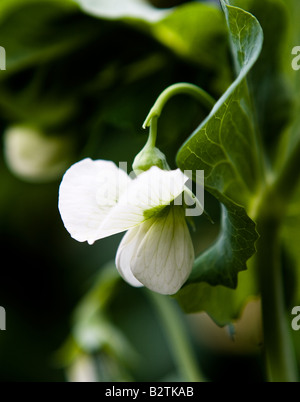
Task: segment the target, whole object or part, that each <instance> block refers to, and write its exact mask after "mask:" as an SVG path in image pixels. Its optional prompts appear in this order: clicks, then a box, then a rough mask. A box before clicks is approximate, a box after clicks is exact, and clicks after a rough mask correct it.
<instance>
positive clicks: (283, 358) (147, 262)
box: [0, 0, 300, 382]
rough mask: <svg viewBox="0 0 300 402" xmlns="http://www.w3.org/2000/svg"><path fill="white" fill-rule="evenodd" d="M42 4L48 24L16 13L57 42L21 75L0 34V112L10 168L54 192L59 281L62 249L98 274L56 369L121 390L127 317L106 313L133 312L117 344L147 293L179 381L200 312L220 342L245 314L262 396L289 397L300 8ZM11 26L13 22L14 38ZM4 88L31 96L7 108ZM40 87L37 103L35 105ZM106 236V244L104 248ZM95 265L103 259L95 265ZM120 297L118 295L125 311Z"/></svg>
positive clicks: (295, 287) (295, 309)
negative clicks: (256, 308) (250, 322)
mask: <svg viewBox="0 0 300 402" xmlns="http://www.w3.org/2000/svg"><path fill="white" fill-rule="evenodd" d="M54 3H55V2H53V4H50V3H49V4H48V6H47V7H48V8H49V10H48V11H47V12H45V10H39V7H41V5H38V2H33V3H32V4H31V5H30V7H32V10H33V9H34V10H36V13H37V15H40V16H41V18H37V19H36V22H35V23H36V24H39V21H41V25H43V27H40V28H39V29H40V30H41V31H42V29H45V27H47V29H49V32H51V21H52V18H53V19H55V18H58V16H59V19H61V20H63V19H65V21H66V22H65V25H64V27H65V30H64V32H65V33H64V34H63V33H62V32H61V33H59V32H58V33H57V32H56V35H58V36H59V35H61V41H60V42H59V43H60V44H59V45H58V44H57V42H56V41H53V42H52V41H49V43H47V44H45V48H44V49H43V50H41V47H40V46H36V47H35V46H34V47H33V49H30V52H28V54H29V56H30V57H29V56H28V57H27V56H26V55H23V54H22V57H21V56H20V54H19V52H21V51H22V49H21V50H20V49H19V47H18V45H16V43H19V42H18V41H17V40H16V41H15V43H14V39H13V38H14V36H13V35H8V34H7V35H6V36H5V32H6V31H5V29H6V30H7V32H8V33H9V24H7V26H4V28H1V21H0V28H1V29H2V31H3V38H4V39H5V38H7V39H6V42H5V41H4V42H3V43H0V44H1V45H3V49H4V48H5V50H6V53H5V57H6V59H5V69H6V71H5V72H4V71H3V73H7V74H8V75H7V76H3V77H8V78H5V79H3V81H0V85H2V88H3V91H2V92H1V94H0V106H1V108H4V110H5V111H6V116H8V117H6V119H7V121H5V125H7V126H9V125H10V126H11V127H8V128H7V129H6V133H5V135H4V148H5V150H4V152H5V158H6V163H7V165H8V167H9V168H10V169H11V170H12V171H14V172H15V173H16V174H17V175H19V177H21V178H22V179H24V180H30V181H35V180H41V181H43V180H45V181H48V180H53V179H54V180H55V179H56V180H57V183H59V185H58V186H57V187H58V191H57V188H55V196H56V195H57V192H58V210H59V216H60V218H61V220H60V221H59V223H60V225H61V226H62V223H61V221H62V222H63V225H64V227H65V229H66V230H67V231H68V232H69V234H70V235H71V237H72V238H73V239H70V238H69V236H67V232H66V231H65V230H64V229H63V227H62V232H63V233H62V232H59V233H60V235H59V236H58V238H59V239H60V241H61V244H63V245H65V246H60V247H58V250H59V251H58V252H59V253H60V258H61V259H62V260H63V261H64V264H66V265H67V264H69V268H68V272H69V271H70V272H71V271H72V269H73V268H70V266H71V265H72V264H73V265H75V266H76V264H77V261H75V260H76V255H77V254H76V253H77V252H78V251H77V250H79V249H80V247H81V246H80V245H79V244H78V243H76V241H77V242H81V243H84V242H87V243H88V244H89V246H87V248H88V251H86V254H84V257H82V259H81V260H80V261H78V265H80V266H81V267H85V266H88V265H89V257H86V256H87V255H91V256H92V257H91V260H93V261H94V260H96V261H97V264H98V260H99V264H98V265H99V266H102V269H101V270H100V274H99V275H98V276H97V277H96V279H95V280H94V283H93V286H91V288H90V290H89V292H87V293H86V294H85V295H84V297H83V298H82V300H81V302H79V304H78V307H77V308H76V310H75V312H74V314H73V321H72V330H71V332H72V334H71V335H70V337H69V338H68V340H67V341H66V343H65V344H64V345H63V347H62V349H61V350H60V351H59V352H58V355H59V356H63V358H62V360H63V361H64V364H65V365H66V366H68V367H69V368H70V367H71V366H72V364H68V363H66V360H67V361H68V362H69V361H72V362H74V361H76V362H77V363H78V362H79V363H80V364H81V367H85V370H86V372H89V370H90V369H91V359H90V357H91V356H93V355H94V354H95V353H96V352H97V351H99V349H101V353H103V355H104V358H103V361H105V358H107V356H110V357H111V356H113V359H112V360H109V359H108V363H107V365H106V366H105V364H104V363H103V362H102V363H103V364H104V367H105V368H106V369H107V372H109V375H107V377H108V378H109V379H113V380H115V379H122V380H123V379H125V380H127V379H129V380H132V378H130V377H127V376H126V374H124V373H123V371H122V367H125V366H126V364H131V360H132V361H134V362H135V361H136V360H135V359H136V358H137V356H136V351H134V350H133V349H134V348H133V345H132V344H131V343H130V342H128V339H127V338H126V336H124V334H123V333H122V331H121V330H120V329H119V328H118V325H119V322H118V319H119V321H120V322H121V321H122V320H124V321H126V319H125V318H126V317H125V318H124V316H125V315H126V314H125V315H124V314H123V313H122V314H121V313H120V314H119V315H117V314H115V310H118V309H119V310H120V311H123V310H122V308H121V307H122V303H124V304H125V302H126V301H128V300H129V299H130V300H131V298H132V300H134V302H133V305H134V308H132V309H131V310H134V311H135V316H134V317H135V318H134V320H133V319H132V321H131V324H130V325H131V326H130V325H129V324H128V325H127V326H129V327H130V328H129V332H130V330H131V329H132V328H135V325H136V323H137V322H138V321H139V320H142V318H143V317H142V316H143V314H146V313H145V310H147V308H144V307H143V308H142V307H141V306H142V304H143V302H141V305H140V304H139V302H137V301H136V300H140V299H138V297H140V296H137V295H140V294H141V293H139V292H144V293H142V294H143V295H146V298H148V299H149V300H151V303H152V305H154V306H155V308H156V310H157V311H158V313H159V316H160V317H161V322H162V326H163V327H164V328H165V332H166V334H167V336H168V340H167V342H168V343H169V344H170V345H171V349H172V353H173V355H174V358H175V361H176V363H177V366H178V370H179V371H180V377H179V379H183V380H186V381H206V380H207V381H210V378H209V376H207V375H206V367H205V359H204V364H203V367H198V366H199V361H198V360H201V359H197V356H196V355H195V353H194V351H193V348H192V346H191V344H190V343H189V338H188V336H187V333H186V329H187V328H186V327H187V321H185V319H186V317H188V316H189V315H191V314H197V313H200V312H204V313H206V314H207V315H208V316H209V317H210V319H211V320H212V321H213V322H214V324H216V325H217V326H218V327H221V328H224V327H225V328H227V330H228V331H229V335H228V337H229V338H230V335H231V337H232V338H233V339H234V332H235V329H234V328H235V325H236V323H237V322H238V321H239V319H240V317H241V316H242V315H243V312H244V309H245V306H247V304H248V302H249V301H251V300H254V299H255V300H259V301H260V303H261V304H260V305H261V321H262V332H263V335H262V340H261V345H260V346H259V350H260V359H261V361H262V362H263V363H262V366H263V369H262V372H263V376H264V377H263V378H264V380H265V381H271V382H281V381H285V382H294V381H298V380H299V368H300V365H299V356H300V342H299V341H300V338H299V337H300V331H299V329H300V313H299V312H300V307H299V305H300V247H299V238H300V180H299V179H300V166H299V163H300V120H299V115H300V114H299V110H300V96H299V93H300V92H299V91H300V72H299V71H298V70H299V69H300V63H299V53H300V30H299V24H298V19H299V16H300V5H299V1H297V0H286V1H283V0H264V1H261V0H220V1H219V2H217V1H209V2H201V1H184V2H183V1H178V2H172V1H170V2H168V1H166V2H164V1H162V2H159V1H150V0H149V1H146V0H145V1H144V0H126V1H125V0H119V1H114V2H111V1H110V0H98V1H89V0H76V1H72V2H71V1H67V0H66V1H64V2H61V3H60V5H59V4H58V3H57V4H56V5H55V6H54ZM175 3H176V4H175ZM179 3H180V4H179ZM62 4H63V6H62ZM74 4H76V9H75V5H74ZM178 4H179V5H178ZM159 5H161V7H159ZM171 6H172V7H171ZM60 7H62V8H60ZM167 7H169V8H167ZM24 15H27V14H26V13H23V14H22V16H21V13H20V14H18V13H16V14H15V17H10V18H11V20H13V18H15V20H16V22H17V23H18V21H19V20H20V19H22V18H25V17H24ZM55 16H56V17H55ZM3 18H4V17H3ZM72 18H73V19H72ZM43 19H44V23H43ZM71 19H72V24H70V21H71ZM74 24H75V25H74ZM19 25H20V27H21V26H23V25H22V24H19ZM74 26H75V27H76V34H74V32H73V31H72V29H73V28H72V27H74ZM82 27H84V29H82ZM77 28H78V29H77ZM79 32H80V34H79ZM15 34H16V35H17V31H16V33H15ZM26 35H27V33H26V32H25V33H24V36H26ZM44 36H45V37H46V36H47V35H44ZM10 38H12V39H10ZM19 39H20V38H19ZM0 40H1V37H0ZM122 40H123V42H122ZM297 41H298V42H297ZM33 42H34V41H33ZM121 42H122V43H121ZM24 43H25V42H24ZM26 43H27V44H28V43H29V45H30V41H27V42H26ZM26 43H25V44H24V46H25V45H26ZM29 45H28V46H29ZM26 46H27V45H26ZM1 49H2V48H1ZM11 49H15V54H14V53H13V51H12V50H11ZM9 50H10V51H9ZM43 52H44V53H43ZM66 52H67V56H66V54H65V53H66ZM102 55H103V56H102ZM43 57H44V58H45V59H44V62H43V63H44V64H43V63H42V62H41V66H42V67H41V66H39V67H38V73H37V72H36V71H35V73H34V74H33V73H32V72H31V73H30V74H29V73H28V71H29V70H28V68H29V67H28V66H30V63H31V62H32V61H34V63H37V64H38V62H37V60H40V59H42V58H43ZM97 57H98V58H99V60H98V59H97ZM20 60H21V61H20ZM18 61H20V63H21V62H22V63H23V64H22V63H21V64H18ZM24 65H25V66H26V68H27V70H26V69H25V70H24V71H23V70H22V69H23V68H24V67H23V66H24ZM66 66H67V67H68V68H67V69H66ZM14 69H15V70H14ZM2 70H4V68H2ZM20 71H21V72H22V71H23V73H22V74H23V76H22V74H21V73H20ZM49 71H51V72H53V71H54V73H53V74H52V75H51V74H50V73H49ZM0 73H2V71H0ZM9 74H12V77H14V75H13V74H16V77H18V79H19V80H20V82H21V81H22V77H27V75H26V74H28V77H30V79H32V77H34V78H33V79H32V82H31V84H30V87H29V88H26V86H24V88H25V89H23V90H22V91H20V93H19V94H15V92H14V91H15V88H14V83H13V82H12V79H11V77H10V76H9ZM18 74H19V75H18ZM28 77H27V78H28ZM45 77H46V78H47V79H46V78H45ZM47 80H48V81H47ZM46 81H47V85H46V84H45V82H46ZM45 87H46V88H50V87H51V91H49V93H48V92H47V96H46V95H43V102H40V99H41V93H42V94H45ZM176 102H178V103H176ZM28 116H31V119H28ZM32 116H34V118H33V117H32ZM141 118H142V119H144V120H141ZM143 121H144V123H143ZM3 124H4V123H3ZM137 126H138V127H139V128H140V132H138V133H137V134H135V133H136V132H137V130H138V129H137V128H136V127H137ZM142 127H143V130H142V129H141V128H142ZM45 132H46V134H47V135H44V133H45ZM63 132H66V134H65V135H62V134H61V133H63ZM87 133H88V134H87ZM145 133H147V135H148V137H147V139H146V140H145ZM54 134H55V135H54ZM25 137H26V138H25ZM51 141H52V142H51ZM50 143H51V151H49V149H50V148H49V144H50ZM17 148H18V149H17ZM36 149H40V150H42V151H41V152H36V151H35V150H36ZM26 155H29V156H28V157H27V159H26ZM40 155H43V158H40ZM124 162H126V163H125V168H124ZM127 162H130V164H131V165H132V169H131V167H130V168H129V169H127V167H128V165H127ZM50 200H51V198H50ZM55 207H56V205H55ZM56 214H57V215H58V212H57V211H56ZM120 233H122V234H123V237H122V238H120V242H119V243H118V244H116V245H115V244H113V243H105V242H106V241H107V242H109V241H110V239H111V236H113V235H117V234H120ZM74 240H76V241H74ZM54 244H56V243H54ZM112 244H113V245H112ZM83 247H84V246H83ZM97 247H98V248H97ZM53 248H54V247H53ZM106 249H111V250H113V252H112V253H113V256H114V258H113V260H112V261H111V262H109V263H107V261H105V258H104V257H103V255H104V256H105V253H106V251H107V250H106ZM68 250H72V251H68ZM80 250H81V249H80ZM84 250H85V249H84ZM74 255H75V257H74ZM102 257H103V258H102ZM58 259H59V258H58ZM98 265H97V267H98ZM72 272H73V271H72ZM120 283H122V285H121V286H124V287H125V288H126V289H130V290H129V291H128V290H125V292H126V291H128V292H129V296H128V300H127V299H126V297H124V298H123V296H122V295H123V293H121V291H120V288H119V286H120ZM128 284H129V286H127V285H128ZM120 294H121V296H120ZM118 295H119V298H118ZM135 297H137V299H135ZM113 311H114V313H113ZM114 314H115V317H118V319H116V318H115V319H114V320H113V319H112V316H113V315H114ZM145 316H146V315H145ZM182 317H184V319H183V321H182ZM129 321H130V320H129V318H128V322H129ZM142 322H143V325H145V326H146V327H147V325H146V322H147V320H146V319H145V320H144V321H142ZM123 324H124V323H123ZM124 326H125V327H126V323H125V324H124ZM147 328H148V327H147ZM131 332H133V333H136V332H137V331H135V330H132V331H131ZM153 336H154V335H153ZM149 342H150V341H149ZM232 342H234V340H232ZM153 343H154V341H153ZM157 353H158V352H157ZM66 356H68V358H66ZM74 356H76V358H74ZM115 362H117V363H116V364H115ZM133 365H134V363H133ZM73 366H75V365H73ZM73 369H74V367H73ZM104 371H105V370H104ZM125 371H126V370H125ZM93 373H94V371H93V370H92V374H93ZM102 374H103V373H102ZM106 374H107V373H106ZM70 376H71V377H72V375H70ZM92 376H93V375H92ZM75 377H76V376H75ZM72 378H73V377H72ZM101 378H106V377H105V375H103V376H102V377H101ZM96 380H98V378H96Z"/></svg>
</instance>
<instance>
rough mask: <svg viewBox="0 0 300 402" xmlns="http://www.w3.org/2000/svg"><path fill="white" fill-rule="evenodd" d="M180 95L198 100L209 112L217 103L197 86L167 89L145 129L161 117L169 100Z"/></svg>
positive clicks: (175, 85)
mask: <svg viewBox="0 0 300 402" xmlns="http://www.w3.org/2000/svg"><path fill="white" fill-rule="evenodd" d="M178 94H187V95H191V96H193V97H194V98H196V99H197V100H198V101H200V102H201V104H202V105H203V106H204V107H205V108H206V109H208V110H210V109H211V108H212V107H213V106H214V104H215V103H216V101H215V100H214V98H212V97H211V96H210V95H209V94H208V93H207V92H205V91H204V90H203V89H202V88H200V87H198V86H197V85H193V84H188V83H186V82H181V83H179V84H174V85H171V86H169V87H168V88H166V89H165V90H164V91H163V92H162V93H161V94H160V95H159V97H158V98H157V100H156V101H155V103H154V105H153V107H152V109H151V110H150V112H149V114H148V116H147V117H146V120H145V121H144V124H143V128H146V127H149V125H150V123H151V120H152V119H153V117H159V116H160V115H161V112H162V109H163V107H164V106H165V104H166V103H167V101H168V100H169V99H171V98H172V97H173V96H175V95H178Z"/></svg>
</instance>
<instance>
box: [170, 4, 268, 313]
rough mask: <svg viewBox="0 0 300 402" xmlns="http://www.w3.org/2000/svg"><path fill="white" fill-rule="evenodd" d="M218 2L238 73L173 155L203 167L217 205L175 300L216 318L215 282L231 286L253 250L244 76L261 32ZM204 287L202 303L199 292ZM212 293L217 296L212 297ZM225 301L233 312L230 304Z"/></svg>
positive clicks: (253, 149)
mask: <svg viewBox="0 0 300 402" xmlns="http://www.w3.org/2000/svg"><path fill="white" fill-rule="evenodd" d="M222 5H223V8H224V12H225V16H226V20H227V24H228V29H229V33H230V39H231V45H232V51H233V57H234V61H235V66H236V70H237V73H238V75H237V78H236V80H235V81H234V82H233V83H232V85H231V86H230V87H229V88H228V90H227V91H226V92H225V93H224V95H223V96H222V97H221V98H220V99H219V101H218V102H217V103H216V105H215V106H214V108H213V109H212V111H211V113H210V114H209V116H208V117H207V118H206V119H205V120H204V122H202V123H201V125H200V126H199V128H198V129H196V130H195V132H194V133H193V134H192V135H191V137H190V138H189V139H188V140H187V141H186V142H185V144H184V145H183V146H182V148H181V149H180V150H179V152H178V155H177V163H178V165H179V167H180V168H181V169H182V170H192V171H193V172H195V171H196V170H199V169H203V170H204V174H205V188H206V189H207V190H208V191H209V192H210V193H211V194H212V195H214V196H215V197H216V198H217V199H218V200H219V201H220V202H221V203H222V204H223V205H222V221H221V230H220V233H219V236H218V239H217V240H216V242H215V243H214V244H213V245H212V247H211V248H209V249H208V250H207V251H206V252H204V253H203V254H202V255H200V256H199V257H198V258H197V259H196V261H195V264H194V267H193V271H192V274H191V276H190V278H189V280H188V282H187V284H186V285H185V287H184V288H183V289H182V290H181V291H179V292H178V294H177V299H178V300H179V302H180V304H181V305H182V306H184V308H185V310H186V311H187V312H188V311H195V310H196V309H197V310H202V309H206V310H207V305H208V304H209V305H210V306H211V315H212V316H214V315H215V316H218V317H219V313H218V311H219V310H220V304H219V303H216V300H222V302H224V298H223V296H222V297H221V295H224V292H225V291H224V289H223V287H222V286H220V287H216V286H217V285H223V286H227V287H230V288H235V287H236V286H237V275H238V272H240V271H243V270H245V269H246V261H247V260H248V259H249V258H250V257H251V256H252V255H253V254H254V253H255V241H256V240H257V238H258V234H257V232H256V229H255V224H254V222H253V221H252V220H251V219H250V218H249V216H248V215H247V212H246V211H247V210H248V211H249V210H250V209H251V208H252V207H253V205H252V203H254V202H255V199H256V194H257V193H258V191H259V188H260V186H261V183H262V182H261V171H262V169H261V166H260V151H261V150H260V148H259V144H258V143H257V136H256V132H255V124H254V118H253V114H252V110H251V106H250V105H251V101H250V98H249V93H248V88H247V82H246V76H247V74H248V72H249V71H250V70H251V68H252V67H253V65H254V63H255V62H256V60H257V58H258V56H259V54H260V51H261V48H262V42H263V34H262V30H261V27H260V25H259V23H258V21H257V20H256V18H255V17H254V16H253V15H251V14H249V13H247V12H245V11H243V10H242V9H240V8H237V7H232V6H230V5H227V4H226V5H225V3H224V2H222ZM203 282H205V285H204V284H203ZM207 284H208V285H207ZM204 287H205V289H206V291H205V293H206V297H205V303H204V299H203V298H202V296H201V292H203V288H204ZM216 293H218V294H219V295H220V297H216ZM225 293H226V292H225ZM195 295H198V297H195ZM192 299H194V301H192ZM196 299H198V302H197V306H195V303H194V302H195V300H196ZM227 302H228V309H229V310H230V305H231V307H232V316H234V313H233V310H234V308H233V305H234V303H230V301H229V300H227ZM216 305H217V306H216ZM214 306H215V307H214ZM228 316H230V314H229V315H227V317H228ZM219 321H220V320H219Z"/></svg>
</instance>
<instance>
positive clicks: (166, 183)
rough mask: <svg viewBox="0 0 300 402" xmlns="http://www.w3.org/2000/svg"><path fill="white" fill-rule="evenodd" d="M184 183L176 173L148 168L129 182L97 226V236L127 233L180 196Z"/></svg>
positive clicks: (183, 179) (181, 174)
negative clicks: (98, 229) (113, 206)
mask: <svg viewBox="0 0 300 402" xmlns="http://www.w3.org/2000/svg"><path fill="white" fill-rule="evenodd" d="M187 180H188V178H187V176H185V175H184V174H183V173H182V172H181V171H180V169H176V170H171V171H166V170H162V169H160V168H158V167H156V166H152V167H151V168H150V169H149V170H147V171H146V172H143V173H141V174H140V175H139V176H138V177H137V178H136V179H134V180H132V181H131V184H130V186H129V187H128V188H127V191H125V192H124V193H123V194H122V196H121V197H120V200H119V202H118V204H117V205H116V207H115V208H113V209H112V210H111V212H110V214H109V215H108V216H107V218H106V219H105V221H104V222H103V225H102V226H101V228H100V230H101V232H102V233H101V236H110V235H112V234H115V233H120V232H123V231H124V230H128V229H131V228H133V227H135V226H137V225H140V224H141V223H143V222H145V221H146V220H148V219H150V218H152V217H153V216H157V215H159V213H160V212H161V211H162V210H163V209H164V207H165V206H167V205H170V203H171V202H172V201H174V199H175V198H177V205H179V203H178V196H180V194H182V193H183V191H184V189H185V182H186V181H187Z"/></svg>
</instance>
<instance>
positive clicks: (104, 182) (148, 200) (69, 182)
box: [59, 159, 194, 294]
mask: <svg viewBox="0 0 300 402" xmlns="http://www.w3.org/2000/svg"><path fill="white" fill-rule="evenodd" d="M187 180H188V178H187V177H186V176H185V175H184V174H183V173H182V172H181V171H180V170H179V169H177V170H173V171H165V170H161V169H160V168H158V167H156V166H153V167H151V168H150V169H149V170H147V171H146V172H143V173H141V174H140V175H139V176H137V177H136V178H134V179H131V178H130V177H129V176H128V175H127V174H126V173H125V172H124V171H123V170H121V169H119V168H118V167H117V166H116V165H115V164H114V163H113V162H109V161H104V160H96V161H92V160H91V159H84V160H82V161H80V162H78V163H75V164H74V165H73V166H71V167H70V169H69V170H67V172H66V173H65V175H64V177H63V180H62V182H61V185H60V189H59V211H60V214H61V217H62V220H63V222H64V225H65V227H66V229H67V230H68V231H69V233H70V234H71V236H72V237H73V238H74V239H76V240H78V241H81V242H82V241H88V243H89V244H92V243H93V242H94V241H96V240H99V239H102V238H104V237H107V236H110V235H113V234H116V233H120V232H123V231H127V233H126V234H125V236H124V237H123V239H122V241H121V243H120V245H119V248H118V251H117V255H116V266H117V269H118V271H119V273H120V274H121V276H122V277H123V278H124V279H125V280H126V281H127V282H128V283H130V284H131V285H133V286H143V285H144V286H146V287H148V288H149V289H151V290H153V291H155V292H158V293H161V294H174V293H176V292H177V291H178V290H179V289H180V287H181V286H182V285H183V283H184V282H185V281H186V279H187V278H188V276H189V274H190V272H191V269H192V265H193V261H194V249H193V244H192V240H191V237H190V233H189V230H188V227H187V224H186V221H185V208H184V206H182V205H177V204H178V202H176V200H178V199H180V197H182V195H183V193H185V191H186V190H187V188H186V187H185V183H186V181H187Z"/></svg>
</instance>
